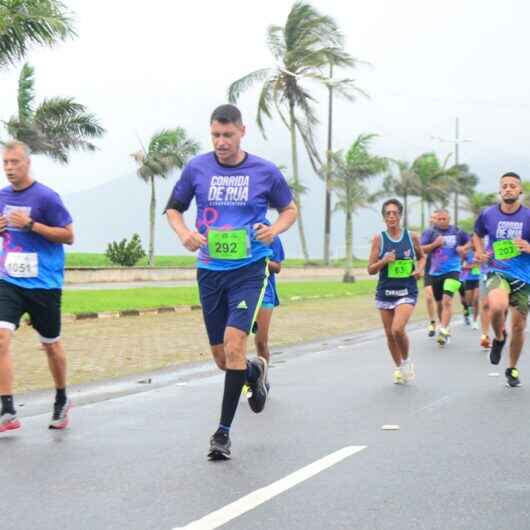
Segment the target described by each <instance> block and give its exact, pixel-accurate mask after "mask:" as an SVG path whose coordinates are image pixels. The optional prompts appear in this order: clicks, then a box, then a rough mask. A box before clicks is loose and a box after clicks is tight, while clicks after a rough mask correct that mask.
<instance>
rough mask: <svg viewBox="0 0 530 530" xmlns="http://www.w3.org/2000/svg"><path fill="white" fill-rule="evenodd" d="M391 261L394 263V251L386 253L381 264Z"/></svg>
mask: <svg viewBox="0 0 530 530" xmlns="http://www.w3.org/2000/svg"><path fill="white" fill-rule="evenodd" d="M391 261H396V252H395V251H394V250H391V251H390V252H386V253H385V255H384V256H383V263H385V264H387V263H390V262H391Z"/></svg>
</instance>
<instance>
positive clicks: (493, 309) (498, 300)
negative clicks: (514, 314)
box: [488, 287, 509, 342]
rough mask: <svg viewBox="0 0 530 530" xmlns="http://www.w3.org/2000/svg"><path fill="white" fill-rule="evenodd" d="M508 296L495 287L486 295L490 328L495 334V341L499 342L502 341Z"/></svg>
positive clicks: (504, 291) (501, 289)
mask: <svg viewBox="0 0 530 530" xmlns="http://www.w3.org/2000/svg"><path fill="white" fill-rule="evenodd" d="M508 304H509V294H508V292H507V291H506V290H505V289H503V288H501V287H497V288H494V289H492V290H491V291H490V292H489V294H488V306H489V314H490V319H491V327H492V328H493V332H494V334H495V339H496V340H498V341H499V342H501V341H503V340H504V328H505V323H506V311H507V310H508Z"/></svg>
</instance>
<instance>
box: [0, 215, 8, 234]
mask: <svg viewBox="0 0 530 530" xmlns="http://www.w3.org/2000/svg"><path fill="white" fill-rule="evenodd" d="M6 228H7V219H6V218H5V217H4V216H3V215H0V233H2V232H4V231H5V229H6Z"/></svg>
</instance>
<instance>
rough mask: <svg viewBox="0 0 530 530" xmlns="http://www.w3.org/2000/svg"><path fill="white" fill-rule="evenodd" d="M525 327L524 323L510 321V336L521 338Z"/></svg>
mask: <svg viewBox="0 0 530 530" xmlns="http://www.w3.org/2000/svg"><path fill="white" fill-rule="evenodd" d="M525 327H526V322H525V321H524V320H523V321H519V320H515V319H512V335H516V336H517V337H520V336H522V334H523V333H524V330H525Z"/></svg>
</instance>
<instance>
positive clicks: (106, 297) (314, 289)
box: [63, 280, 375, 314]
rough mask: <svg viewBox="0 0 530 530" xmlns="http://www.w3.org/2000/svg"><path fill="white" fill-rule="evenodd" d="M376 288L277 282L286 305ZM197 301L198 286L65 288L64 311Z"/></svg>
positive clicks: (370, 285)
mask: <svg viewBox="0 0 530 530" xmlns="http://www.w3.org/2000/svg"><path fill="white" fill-rule="evenodd" d="M374 289H375V280H360V281H358V282H356V283H350V284H346V283H341V282H326V281H323V282H300V283H284V284H282V283H279V284H278V290H279V295H280V298H281V300H282V303H283V304H285V305H288V304H289V303H292V302H295V301H298V300H300V299H311V298H340V297H349V296H356V295H366V294H370V293H372V292H373V291H374ZM198 303H199V296H198V291H197V287H143V288H137V289H121V290H94V291H84V290H83V291H64V292H63V312H64V313H66V314H72V313H85V312H103V311H122V310H126V309H147V308H152V307H163V306H177V305H186V306H187V305H193V304H198Z"/></svg>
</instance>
